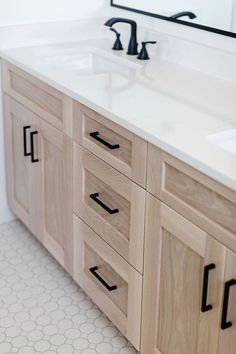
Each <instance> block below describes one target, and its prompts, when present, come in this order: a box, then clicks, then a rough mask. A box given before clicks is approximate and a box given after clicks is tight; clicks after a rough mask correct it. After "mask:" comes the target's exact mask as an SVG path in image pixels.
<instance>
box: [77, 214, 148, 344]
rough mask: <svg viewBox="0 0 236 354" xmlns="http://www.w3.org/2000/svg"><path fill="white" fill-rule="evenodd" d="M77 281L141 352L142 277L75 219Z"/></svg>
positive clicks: (80, 221)
mask: <svg viewBox="0 0 236 354" xmlns="http://www.w3.org/2000/svg"><path fill="white" fill-rule="evenodd" d="M74 259H75V263H74V278H75V280H76V282H77V283H78V284H79V285H80V286H81V287H82V288H83V289H84V291H85V292H86V293H87V294H88V295H89V296H90V297H91V299H92V300H93V301H94V302H95V303H96V304H97V305H98V306H99V307H100V308H101V310H102V311H103V312H104V313H105V314H106V315H107V316H108V317H109V318H110V320H111V321H112V322H113V323H114V324H115V325H116V326H117V328H118V329H119V330H120V331H121V332H122V333H123V334H124V335H125V336H126V337H127V339H128V340H129V341H130V342H131V343H132V344H133V345H134V347H135V348H136V349H137V350H139V346H140V325H141V298H142V276H141V275H140V274H139V273H138V272H137V271H136V270H135V269H134V268H133V267H131V266H130V265H129V264H128V263H127V262H126V261H125V260H124V259H123V258H122V257H120V256H119V255H118V254H117V253H116V252H115V251H114V250H113V249H112V248H111V247H110V246H109V245H108V244H107V243H106V242H104V241H103V240H102V239H101V238H100V237H99V236H98V235H96V234H95V233H94V232H93V231H92V230H91V229H90V228H89V227H88V226H87V225H86V224H85V223H84V222H83V221H82V220H80V219H79V218H78V217H77V216H74Z"/></svg>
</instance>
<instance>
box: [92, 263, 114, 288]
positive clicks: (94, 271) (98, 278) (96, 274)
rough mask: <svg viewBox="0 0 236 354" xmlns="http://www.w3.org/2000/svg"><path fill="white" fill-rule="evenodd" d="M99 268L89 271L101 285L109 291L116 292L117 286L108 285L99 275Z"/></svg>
mask: <svg viewBox="0 0 236 354" xmlns="http://www.w3.org/2000/svg"><path fill="white" fill-rule="evenodd" d="M97 270H98V267H93V268H90V269H89V271H90V272H91V273H92V274H93V276H94V277H95V278H96V279H97V280H98V281H100V283H101V284H102V285H103V286H104V287H105V288H106V289H107V290H108V291H114V290H116V289H117V286H116V285H112V286H110V285H109V284H107V282H106V281H105V280H104V279H103V278H102V277H101V276H100V275H99V274H98V273H97Z"/></svg>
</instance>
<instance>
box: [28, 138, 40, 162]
mask: <svg viewBox="0 0 236 354" xmlns="http://www.w3.org/2000/svg"><path fill="white" fill-rule="evenodd" d="M35 135H38V132H36V131H35V132H31V133H30V145H31V162H32V163H35V162H38V161H39V159H35V157H34V136H35Z"/></svg>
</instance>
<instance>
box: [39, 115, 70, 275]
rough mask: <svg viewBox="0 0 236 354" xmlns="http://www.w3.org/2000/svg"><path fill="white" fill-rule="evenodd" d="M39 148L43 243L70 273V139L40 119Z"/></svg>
mask: <svg viewBox="0 0 236 354" xmlns="http://www.w3.org/2000/svg"><path fill="white" fill-rule="evenodd" d="M38 148H39V153H38V155H39V160H40V161H39V164H40V173H41V198H42V200H41V203H42V204H41V205H42V235H43V244H44V246H45V247H46V248H47V249H48V251H49V252H50V253H51V254H52V255H53V256H54V257H55V258H56V259H57V261H58V262H59V263H60V264H61V265H62V266H63V267H65V268H66V270H67V271H68V272H69V273H70V274H72V249H73V248H72V229H73V227H72V140H71V139H70V138H69V137H68V136H66V135H65V134H63V133H62V132H60V131H59V130H57V129H56V128H54V127H52V126H51V125H49V124H47V123H46V122H44V121H43V120H41V122H40V129H39V132H38Z"/></svg>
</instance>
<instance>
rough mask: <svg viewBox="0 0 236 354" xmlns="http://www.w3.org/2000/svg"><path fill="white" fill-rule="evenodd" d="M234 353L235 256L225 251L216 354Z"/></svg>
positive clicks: (235, 350) (235, 310)
mask: <svg viewBox="0 0 236 354" xmlns="http://www.w3.org/2000/svg"><path fill="white" fill-rule="evenodd" d="M235 352H236V254H235V253H233V252H231V251H229V250H228V251H227V257H226V267H225V279H224V296H223V302H222V315H221V331H220V339H219V351H218V354H235Z"/></svg>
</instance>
